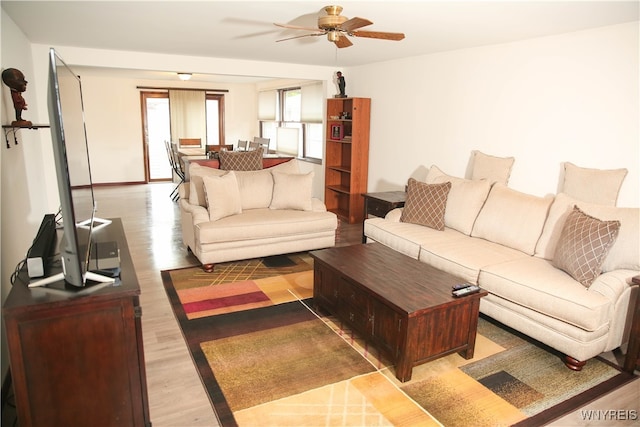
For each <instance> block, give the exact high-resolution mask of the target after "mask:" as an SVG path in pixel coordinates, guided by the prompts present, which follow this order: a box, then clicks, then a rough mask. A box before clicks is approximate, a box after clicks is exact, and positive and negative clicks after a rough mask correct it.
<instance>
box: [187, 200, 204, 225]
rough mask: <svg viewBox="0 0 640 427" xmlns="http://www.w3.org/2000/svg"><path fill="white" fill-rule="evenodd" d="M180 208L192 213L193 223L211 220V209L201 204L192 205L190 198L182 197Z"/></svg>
mask: <svg viewBox="0 0 640 427" xmlns="http://www.w3.org/2000/svg"><path fill="white" fill-rule="evenodd" d="M180 209H182V210H184V211H185V212H188V213H189V214H191V218H192V221H193V225H197V224H200V223H201V222H208V221H210V220H209V211H208V210H207V208H203V207H202V206H199V205H192V204H191V203H189V199H180Z"/></svg>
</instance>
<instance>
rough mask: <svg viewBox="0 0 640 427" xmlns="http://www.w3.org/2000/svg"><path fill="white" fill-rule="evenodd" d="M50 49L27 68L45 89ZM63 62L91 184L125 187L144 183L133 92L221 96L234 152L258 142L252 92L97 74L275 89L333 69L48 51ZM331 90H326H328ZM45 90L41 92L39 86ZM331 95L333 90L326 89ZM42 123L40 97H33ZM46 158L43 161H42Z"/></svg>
mask: <svg viewBox="0 0 640 427" xmlns="http://www.w3.org/2000/svg"><path fill="white" fill-rule="evenodd" d="M49 48H50V46H45V45H40V44H34V45H32V49H33V54H32V56H33V61H34V63H35V64H36V67H35V68H36V74H37V78H38V79H39V80H42V81H44V82H46V78H47V74H46V69H47V68H46V67H47V63H46V59H47V52H48V50H49ZM55 48H56V50H57V51H58V53H59V54H60V55H61V56H62V58H63V59H64V61H65V62H66V63H67V64H68V65H69V66H71V67H72V68H74V70H80V71H78V72H79V73H80V74H81V77H82V89H83V97H84V105H85V115H86V123H87V137H88V140H89V149H90V151H91V168H92V176H93V178H94V182H95V183H98V184H102V183H131V182H142V181H144V157H143V156H144V154H143V147H142V122H141V112H140V95H139V93H140V90H138V89H137V86H150V87H167V86H171V87H177V86H180V87H197V88H205V89H228V90H229V92H227V93H225V139H226V143H227V144H233V143H235V142H236V141H237V140H238V139H251V138H253V136H256V135H259V128H258V121H257V87H258V86H257V85H254V84H239V83H203V82H198V81H189V82H180V81H177V80H176V81H175V82H172V81H167V80H153V81H151V80H139V79H135V78H127V77H122V74H121V73H117V76H116V75H109V74H108V73H105V71H104V67H108V68H111V69H112V68H124V69H133V70H135V69H144V70H150V69H151V70H159V71H167V72H171V73H173V72H175V70H185V69H186V70H190V71H191V72H193V73H195V74H197V73H214V74H232V75H239V76H253V75H259V76H262V77H270V78H274V79H276V80H274V81H273V82H272V83H271V86H272V87H273V85H274V84H275V85H276V86H278V87H281V86H282V84H283V83H282V82H293V81H296V82H300V81H302V80H324V81H327V80H329V81H330V80H331V79H332V78H333V68H331V67H317V66H313V67H312V66H304V65H296V64H275V63H261V62H256V61H238V60H227V59H219V58H218V59H216V58H201V57H188V56H176V55H158V54H146V53H135V54H133V53H131V52H121V51H105V50H96V49H82V48H74V47H69V46H61V47H55ZM327 86H330V85H327ZM45 88H46V86H45ZM328 91H331V92H332V91H333V89H332V88H331V89H328ZM38 96H39V97H40V99H41V101H42V103H43V105H44V107H43V108H42V114H44V115H46V114H47V111H46V92H40V93H38ZM48 157H50V155H49V153H45V158H48ZM309 168H310V169H311V170H314V172H315V179H314V196H316V197H321V198H322V197H323V181H324V170H323V169H322V167H321V166H319V165H310V166H309ZM46 173H47V176H50V177H51V179H50V180H48V181H47V182H49V183H50V184H49V190H48V191H49V192H52V193H53V194H55V193H56V192H57V188H56V187H55V175H54V174H55V171H54V170H53V168H52V167H51V168H47V172H46Z"/></svg>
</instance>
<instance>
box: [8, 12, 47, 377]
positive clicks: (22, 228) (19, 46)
mask: <svg viewBox="0 0 640 427" xmlns="http://www.w3.org/2000/svg"><path fill="white" fill-rule="evenodd" d="M0 28H1V30H2V32H1V36H2V37H1V43H2V56H1V57H0V62H1V64H0V65H1V68H2V69H3V70H4V69H6V68H17V69H19V70H20V71H22V72H23V74H24V75H25V77H26V79H27V81H28V82H29V83H28V85H27V90H26V91H25V92H24V93H23V96H24V99H25V101H26V102H27V104H28V105H27V108H28V109H27V111H24V112H23V114H22V118H23V119H24V120H30V121H32V122H33V123H34V124H38V123H48V122H49V121H48V118H46V117H44V116H41V115H40V114H39V110H40V109H39V105H38V98H37V96H35V94H36V93H37V92H38V90H40V89H43V88H42V83H43V82H39V81H37V79H33V78H32V76H33V75H34V73H33V70H34V65H33V63H32V61H31V55H30V53H31V47H30V43H29V41H28V39H27V38H26V36H25V35H24V34H23V33H22V31H20V29H19V28H18V27H17V26H16V25H15V23H14V22H13V21H12V20H11V18H9V17H8V15H7V14H6V13H5V12H4V10H3V11H2V15H1V27H0ZM45 88H46V86H45ZM0 108H1V109H0V118H1V119H0V120H1V121H2V124H7V123H11V122H12V121H14V120H15V119H16V117H15V112H14V108H13V102H12V101H11V95H10V91H9V88H8V87H7V86H6V85H4V83H2V99H1V103H0ZM2 135H3V137H4V130H3V133H2ZM43 136H44V141H46V140H47V138H49V130H48V129H42V130H27V129H21V130H19V131H18V133H17V139H18V145H14V143H13V136H12V135H10V144H11V148H10V149H6V148H5V142H4V138H3V141H2V145H1V146H0V163H1V165H0V169H1V171H0V183H1V184H2V187H1V188H2V189H1V190H0V196H1V204H0V223H1V227H0V237H1V246H0V253H1V254H2V259H1V263H0V284H1V290H2V303H4V301H5V299H6V297H7V295H8V294H9V291H10V289H11V283H10V276H11V274H12V273H13V271H14V268H15V267H16V265H17V264H18V263H19V262H20V260H22V259H23V258H24V257H25V255H26V252H27V249H28V248H29V246H30V245H31V241H32V239H33V238H34V236H35V235H36V233H37V231H38V227H39V226H40V223H41V222H42V218H43V216H44V215H45V214H47V213H55V211H54V212H51V211H49V210H48V199H49V198H48V196H47V193H46V192H44V185H43V183H44V181H45V178H44V175H43V172H42V170H43V156H42V144H43ZM2 323H3V326H2V329H1V332H0V334H1V336H2V353H1V355H2V356H1V365H2V380H4V378H5V375H6V373H7V371H8V368H9V363H8V354H7V352H6V348H7V346H6V341H5V337H4V322H2Z"/></svg>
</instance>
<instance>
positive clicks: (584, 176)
mask: <svg viewBox="0 0 640 427" xmlns="http://www.w3.org/2000/svg"><path fill="white" fill-rule="evenodd" d="M625 176H627V170H626V169H590V168H582V167H579V166H576V165H574V164H573V163H569V162H566V163H565V164H564V181H563V183H562V188H561V189H560V191H561V192H563V193H566V194H568V195H569V196H571V197H573V198H576V199H578V200H582V201H584V202H588V203H595V204H599V205H607V206H615V205H616V202H617V200H618V193H619V192H620V187H621V186H622V181H624V178H625Z"/></svg>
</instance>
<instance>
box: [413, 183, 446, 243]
mask: <svg viewBox="0 0 640 427" xmlns="http://www.w3.org/2000/svg"><path fill="white" fill-rule="evenodd" d="M408 184H409V185H408V186H407V200H406V202H405V204H404V209H403V210H402V215H401V216H400V221H401V222H410V223H412V224H419V225H425V226H427V227H430V228H434V229H436V230H439V231H442V230H444V212H445V208H446V206H447V197H448V196H449V190H451V183H450V182H444V183H442V184H425V183H423V182H419V181H416V180H415V179H413V178H409V183H408Z"/></svg>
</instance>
